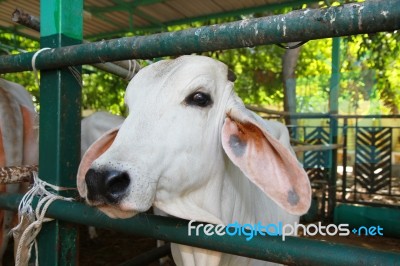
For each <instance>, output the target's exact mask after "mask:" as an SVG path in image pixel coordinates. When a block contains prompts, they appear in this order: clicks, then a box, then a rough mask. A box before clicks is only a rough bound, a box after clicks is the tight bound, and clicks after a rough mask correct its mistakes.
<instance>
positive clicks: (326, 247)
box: [0, 193, 400, 266]
mask: <svg viewBox="0 0 400 266" xmlns="http://www.w3.org/2000/svg"><path fill="white" fill-rule="evenodd" d="M21 198H22V196H21V195H16V194H5V193H4V194H0V208H6V209H11V210H15V209H17V207H18V204H19V201H20V200H21ZM36 204H37V201H34V203H33V207H35V206H36ZM47 214H48V217H51V218H56V219H61V220H65V221H68V222H72V223H80V224H85V225H94V226H96V227H101V228H107V229H112V230H116V231H121V232H124V233H128V234H134V235H141V236H147V237H152V238H156V239H161V240H168V241H171V242H173V243H180V244H185V245H190V246H196V247H201V248H206V249H212V250H218V251H221V252H225V253H231V254H236V255H239V256H248V257H252V258H256V259H260V260H269V261H273V262H277V263H284V264H288V265H294V264H295V265H318V266H319V265H326V266H329V265H346V266H348V265H398V262H399V261H400V253H394V252H385V251H377V250H372V249H366V248H361V247H354V246H348V245H343V244H334V243H327V242H322V241H317V240H310V239H304V238H297V237H287V238H286V240H285V241H282V240H281V239H280V238H279V237H262V236H259V235H258V236H255V237H254V238H253V239H251V241H246V237H245V236H243V235H241V236H235V237H231V236H228V235H223V236H215V235H214V236H207V235H205V234H204V233H203V232H202V230H200V234H199V236H193V235H192V236H188V221H186V220H182V219H177V218H171V217H161V216H155V215H149V214H140V215H137V216H135V217H133V218H130V219H111V218H108V217H107V216H105V215H104V214H102V213H101V212H100V211H98V210H97V209H94V208H92V207H89V206H87V205H85V204H83V203H77V202H67V201H55V202H54V203H53V204H52V205H51V206H50V207H49V209H48V212H47Z"/></svg>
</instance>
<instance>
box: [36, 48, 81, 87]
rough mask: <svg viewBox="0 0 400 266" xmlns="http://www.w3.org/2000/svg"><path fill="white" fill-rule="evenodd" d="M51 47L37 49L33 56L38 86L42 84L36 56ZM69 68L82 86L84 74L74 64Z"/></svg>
mask: <svg viewBox="0 0 400 266" xmlns="http://www.w3.org/2000/svg"><path fill="white" fill-rule="evenodd" d="M49 49H51V48H48V47H45V48H42V49H40V50H38V51H36V53H34V54H33V56H32V62H31V64H32V70H33V74H34V75H35V81H36V84H37V85H38V86H40V83H39V75H38V70H37V69H36V58H37V56H38V55H39V54H40V53H41V52H43V51H45V50H49ZM68 69H69V71H71V73H72V75H73V76H74V78H75V79H76V81H77V82H78V84H79V86H80V87H81V88H82V76H81V74H80V73H79V71H78V70H77V69H76V68H75V67H73V66H69V67H68Z"/></svg>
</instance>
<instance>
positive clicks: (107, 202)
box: [78, 56, 311, 223]
mask: <svg viewBox="0 0 400 266" xmlns="http://www.w3.org/2000/svg"><path fill="white" fill-rule="evenodd" d="M232 88H233V83H232V82H231V81H230V79H229V74H228V69H227V67H226V65H224V64H222V63H221V62H219V61H216V60H213V59H211V58H208V57H202V56H183V57H180V58H178V59H175V60H170V61H161V62H158V63H155V64H153V65H151V66H149V67H147V68H144V69H143V70H141V71H140V72H139V73H138V74H137V75H136V76H135V78H134V79H133V80H132V81H131V82H130V84H129V86H128V89H127V92H126V97H125V101H126V104H127V105H128V107H129V116H128V117H127V119H126V120H125V122H124V123H123V124H122V126H121V127H120V129H119V130H118V129H116V130H114V131H111V132H109V133H108V134H106V135H104V136H103V137H102V138H101V139H99V140H98V141H97V142H95V143H94V144H93V145H92V146H91V147H90V148H89V150H88V151H87V152H86V154H85V155H84V157H83V159H82V162H81V165H80V168H79V171H78V189H79V192H80V194H81V196H82V197H84V198H86V199H87V202H88V203H89V204H91V205H95V206H98V208H99V209H100V210H102V211H104V212H105V213H106V214H108V215H109V216H111V217H119V218H125V217H130V216H133V215H135V214H136V213H137V212H143V211H146V210H148V209H149V208H150V207H151V205H152V204H154V205H155V206H156V207H158V208H160V209H161V210H163V211H164V212H166V213H168V214H171V215H174V216H178V217H181V218H186V219H198V220H203V221H208V222H214V223H215V222H219V221H220V220H219V219H220V216H221V212H222V210H221V209H222V207H221V208H220V209H218V206H219V204H220V202H221V199H222V198H225V199H226V197H229V198H231V199H235V197H241V196H242V195H239V194H238V192H237V191H236V190H235V188H234V185H232V183H234V182H235V181H234V180H233V179H232V177H235V178H238V177H239V178H243V179H246V178H248V179H249V181H250V182H252V183H253V184H254V185H255V186H257V187H258V189H260V190H261V191H262V192H263V193H265V195H266V196H268V197H270V198H271V199H272V200H273V201H275V202H276V203H277V204H278V205H279V206H281V207H282V208H283V209H285V210H286V211H288V212H290V213H292V214H296V215H300V214H303V213H305V212H306V211H307V210H308V207H309V205H310V197H311V188H310V184H309V180H308V177H307V174H306V173H305V172H304V170H303V169H302V167H301V166H300V165H299V163H298V162H297V159H296V158H295V156H293V154H292V153H291V152H290V150H291V149H290V143H289V135H288V132H287V130H286V128H285V127H284V126H283V125H282V124H279V123H272V122H268V123H267V122H265V121H264V120H263V119H262V118H261V117H259V116H257V115H255V114H254V113H252V112H250V111H249V110H247V109H246V108H245V106H244V105H243V102H242V101H241V100H240V99H239V98H238V97H237V96H236V95H235V94H234V92H233V91H232ZM101 154H102V155H101ZM100 155H101V156H100ZM99 156H100V157H99ZM232 164H233V165H234V167H231V166H232ZM225 181H227V182H228V183H229V182H230V184H231V187H230V188H227V187H229V185H227V183H225ZM248 189H252V191H258V190H255V188H254V187H248ZM258 193H259V192H258ZM243 200H248V199H243ZM228 201H229V200H228ZM254 204H256V203H254ZM215 207H217V208H215Z"/></svg>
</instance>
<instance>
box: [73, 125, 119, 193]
mask: <svg viewBox="0 0 400 266" xmlns="http://www.w3.org/2000/svg"><path fill="white" fill-rule="evenodd" d="M118 130H119V127H117V128H114V129H111V130H109V131H107V132H106V133H104V135H103V136H101V137H100V138H99V139H98V140H96V141H95V142H94V143H93V144H92V145H90V147H89V148H88V149H87V151H86V152H85V154H84V155H83V157H82V160H81V163H80V164H79V168H78V174H77V186H78V191H79V193H80V194H81V195H82V192H83V191H82V190H81V189H83V188H84V187H86V186H84V185H83V183H84V182H85V175H86V172H87V171H88V170H89V168H90V166H91V165H92V163H93V161H94V160H96V159H97V158H99V157H100V156H101V155H102V154H103V153H104V152H106V151H107V150H108V148H109V147H110V146H111V144H112V143H113V142H114V139H115V136H116V135H117V133H118Z"/></svg>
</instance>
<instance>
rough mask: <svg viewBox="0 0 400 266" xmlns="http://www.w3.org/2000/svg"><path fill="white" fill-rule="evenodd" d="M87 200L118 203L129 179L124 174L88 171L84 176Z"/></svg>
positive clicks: (126, 174) (110, 171)
mask: <svg viewBox="0 0 400 266" xmlns="http://www.w3.org/2000/svg"><path fill="white" fill-rule="evenodd" d="M85 181H86V185H87V191H88V193H87V198H88V199H89V200H90V201H94V202H100V203H110V204H116V203H118V202H119V201H120V200H121V199H122V198H123V197H124V196H125V194H126V191H127V188H128V187H129V183H130V179H129V175H128V173H126V172H120V171H115V170H99V171H98V170H94V169H89V170H88V171H87V173H86V176H85Z"/></svg>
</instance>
